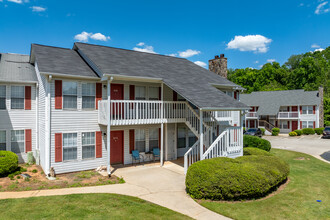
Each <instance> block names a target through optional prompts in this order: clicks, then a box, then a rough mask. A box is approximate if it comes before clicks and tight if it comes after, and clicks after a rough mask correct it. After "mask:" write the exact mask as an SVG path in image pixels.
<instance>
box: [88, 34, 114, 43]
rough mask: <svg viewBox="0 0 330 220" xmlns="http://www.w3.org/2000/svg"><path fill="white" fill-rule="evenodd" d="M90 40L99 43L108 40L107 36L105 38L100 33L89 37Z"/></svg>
mask: <svg viewBox="0 0 330 220" xmlns="http://www.w3.org/2000/svg"><path fill="white" fill-rule="evenodd" d="M90 38H92V39H93V40H100V41H107V40H110V37H109V36H105V35H103V34H101V33H96V34H93V35H91V36H90Z"/></svg>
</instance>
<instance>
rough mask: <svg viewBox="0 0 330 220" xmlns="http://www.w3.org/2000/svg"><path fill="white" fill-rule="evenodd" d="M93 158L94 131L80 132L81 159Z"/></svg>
mask: <svg viewBox="0 0 330 220" xmlns="http://www.w3.org/2000/svg"><path fill="white" fill-rule="evenodd" d="M90 158H95V132H83V133H82V159H90Z"/></svg>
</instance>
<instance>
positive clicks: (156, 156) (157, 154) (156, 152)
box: [152, 147, 160, 161]
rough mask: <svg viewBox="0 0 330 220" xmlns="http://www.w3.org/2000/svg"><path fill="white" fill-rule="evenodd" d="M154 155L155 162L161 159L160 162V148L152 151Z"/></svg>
mask: <svg viewBox="0 0 330 220" xmlns="http://www.w3.org/2000/svg"><path fill="white" fill-rule="evenodd" d="M152 154H153V156H154V161H155V159H156V158H159V160H160V153H159V148H158V147H155V148H153V149H152Z"/></svg>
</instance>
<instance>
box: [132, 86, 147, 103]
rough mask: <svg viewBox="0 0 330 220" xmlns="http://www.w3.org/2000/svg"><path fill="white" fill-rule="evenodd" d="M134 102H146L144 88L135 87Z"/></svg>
mask: <svg viewBox="0 0 330 220" xmlns="http://www.w3.org/2000/svg"><path fill="white" fill-rule="evenodd" d="M135 100H146V87H145V86H135Z"/></svg>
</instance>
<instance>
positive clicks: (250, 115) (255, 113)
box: [245, 112, 258, 119]
mask: <svg viewBox="0 0 330 220" xmlns="http://www.w3.org/2000/svg"><path fill="white" fill-rule="evenodd" d="M245 117H246V118H255V119H256V118H258V115H257V112H248V113H247V114H246V115H245Z"/></svg>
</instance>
